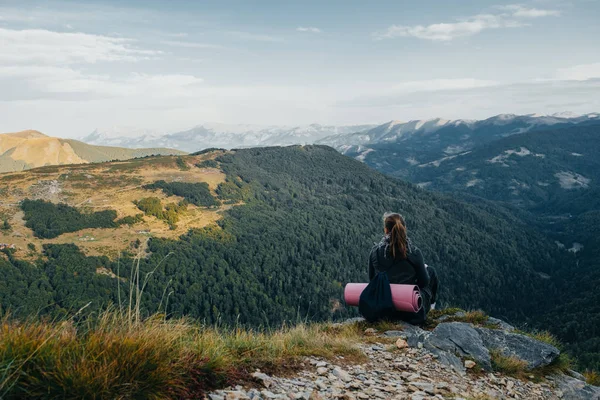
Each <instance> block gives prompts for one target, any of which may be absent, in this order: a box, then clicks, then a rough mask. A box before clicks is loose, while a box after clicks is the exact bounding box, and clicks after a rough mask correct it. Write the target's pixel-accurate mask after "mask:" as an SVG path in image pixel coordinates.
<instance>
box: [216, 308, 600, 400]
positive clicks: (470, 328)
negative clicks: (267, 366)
mask: <svg viewBox="0 0 600 400" xmlns="http://www.w3.org/2000/svg"><path fill="white" fill-rule="evenodd" d="M464 316H465V314H464V313H463V312H460V311H459V312H457V313H455V314H454V315H442V316H441V317H439V318H438V319H437V320H436V323H437V326H436V327H435V328H434V329H433V330H431V331H428V330H423V329H421V328H419V327H416V326H412V325H409V324H405V323H400V324H399V325H397V326H396V327H395V328H394V329H393V330H385V328H383V329H380V330H376V329H374V328H367V329H366V330H365V340H364V342H362V343H361V344H360V348H361V350H362V351H363V353H364V354H365V356H366V362H364V363H361V364H352V363H351V362H348V361H346V360H345V359H344V357H341V356H340V357H337V359H336V360H333V361H332V360H324V359H321V358H315V357H308V358H306V359H305V360H304V362H303V363H302V366H303V369H302V370H301V371H300V372H299V373H297V374H295V375H294V376H287V377H275V376H269V375H267V374H264V373H262V372H261V371H256V372H254V373H253V375H252V376H253V378H254V379H255V382H254V385H252V384H251V385H237V386H234V387H230V388H227V389H225V390H219V391H215V392H213V393H209V394H208V397H207V398H208V399H210V400H221V399H225V400H234V399H239V400H243V399H281V400H286V399H306V400H319V399H398V400H400V399H409V400H425V399H478V400H488V399H552V400H555V399H556V400H558V399H566V400H576V399H581V400H584V399H585V400H594V399H600V388H599V387H596V386H591V385H588V384H586V383H585V380H584V377H583V376H582V375H580V374H578V373H577V372H575V371H573V370H570V369H569V368H568V364H566V363H564V359H562V356H561V353H560V350H559V349H557V348H556V347H555V346H553V345H552V344H549V343H546V342H544V341H541V340H538V339H536V338H535V337H534V336H530V335H528V334H525V333H521V332H519V331H517V330H516V329H515V328H514V327H513V326H511V325H509V324H507V323H506V322H504V321H501V320H498V319H495V318H491V317H489V318H487V317H486V319H485V320H482V321H478V322H477V323H468V322H461V320H463V321H464V320H466V319H465V318H464ZM360 320H361V319H360V318H358V319H353V320H348V321H346V322H345V323H344V324H356V323H358V324H360V323H362V322H361V321H360ZM338 325H342V324H338ZM335 326H336V325H335V324H334V325H333V327H332V329H335Z"/></svg>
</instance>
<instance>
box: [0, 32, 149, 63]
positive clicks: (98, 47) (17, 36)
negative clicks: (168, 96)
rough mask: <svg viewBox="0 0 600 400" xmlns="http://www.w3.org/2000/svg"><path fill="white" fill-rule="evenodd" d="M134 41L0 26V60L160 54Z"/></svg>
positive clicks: (124, 58)
mask: <svg viewBox="0 0 600 400" xmlns="http://www.w3.org/2000/svg"><path fill="white" fill-rule="evenodd" d="M134 42H135V41H134V40H132V39H127V38H117V37H110V36H102V35H92V34H87V33H71V32H54V31H48V30H44V29H26V30H13V29H5V28H0V63H2V64H11V63H12V64H14V63H28V64H31V63H41V64H50V65H64V64H76V63H90V64H94V63H97V62H101V61H138V60H142V59H148V58H153V57H156V56H158V55H159V54H160V52H158V51H154V50H144V49H141V48H138V47H135V46H134Z"/></svg>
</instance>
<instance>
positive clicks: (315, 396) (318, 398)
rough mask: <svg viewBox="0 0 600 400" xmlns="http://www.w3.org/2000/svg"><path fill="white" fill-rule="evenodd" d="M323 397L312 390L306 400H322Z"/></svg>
mask: <svg viewBox="0 0 600 400" xmlns="http://www.w3.org/2000/svg"><path fill="white" fill-rule="evenodd" d="M322 399H323V396H321V395H320V394H319V392H317V391H316V390H313V391H312V393H311V394H310V396H309V397H308V400H322Z"/></svg>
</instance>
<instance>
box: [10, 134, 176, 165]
mask: <svg viewBox="0 0 600 400" xmlns="http://www.w3.org/2000/svg"><path fill="white" fill-rule="evenodd" d="M153 154H154V155H158V154H161V155H166V154H169V155H174V154H185V153H184V152H182V151H179V150H170V149H164V148H147V149H128V148H122V147H107V146H93V145H90V144H86V143H83V142H80V141H78V140H73V139H60V138H55V137H49V136H46V135H44V134H43V133H41V132H38V131H34V130H27V131H22V132H15V133H3V134H0V173H2V172H11V171H22V170H25V169H31V168H36V167H42V166H45V165H64V164H86V163H91V162H102V161H111V160H125V159H130V158H135V157H144V156H149V155H153Z"/></svg>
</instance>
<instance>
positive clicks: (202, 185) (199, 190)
mask: <svg viewBox="0 0 600 400" xmlns="http://www.w3.org/2000/svg"><path fill="white" fill-rule="evenodd" d="M144 189H162V191H163V193H164V194H166V195H167V196H179V197H183V198H184V199H185V200H186V201H187V202H189V203H191V204H194V205H196V206H199V207H202V206H204V207H210V206H217V205H219V203H218V202H217V200H215V198H214V197H213V195H212V193H211V192H210V189H209V187H208V184H207V183H206V182H197V183H188V182H170V183H167V182H165V181H163V180H161V181H156V182H154V183H152V184H150V185H146V186H144Z"/></svg>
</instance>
